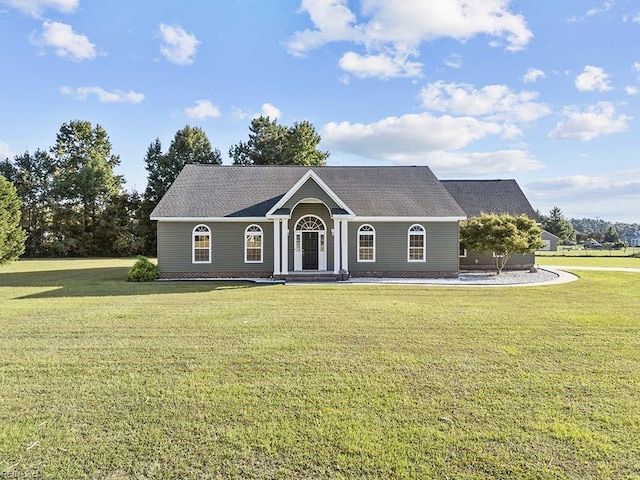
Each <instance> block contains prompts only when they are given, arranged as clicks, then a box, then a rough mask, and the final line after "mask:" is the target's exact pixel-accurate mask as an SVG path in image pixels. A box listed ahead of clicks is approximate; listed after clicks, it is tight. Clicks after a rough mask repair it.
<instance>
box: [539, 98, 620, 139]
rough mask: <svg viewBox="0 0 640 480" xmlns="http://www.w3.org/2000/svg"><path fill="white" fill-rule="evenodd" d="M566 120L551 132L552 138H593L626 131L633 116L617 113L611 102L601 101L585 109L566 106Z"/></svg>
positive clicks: (564, 110)
mask: <svg viewBox="0 0 640 480" xmlns="http://www.w3.org/2000/svg"><path fill="white" fill-rule="evenodd" d="M563 114H564V116H565V117H566V118H565V120H562V121H560V122H558V124H557V125H556V128H555V129H554V130H553V131H552V132H551V133H549V137H550V138H557V139H576V140H582V141H588V140H593V139H594V138H596V137H600V136H602V135H611V134H613V133H621V132H626V131H627V128H628V121H629V120H631V117H628V116H626V115H622V114H617V113H616V108H615V106H614V105H613V103H611V102H599V103H598V104H596V105H590V106H589V107H587V108H586V109H585V110H584V111H581V110H580V109H579V108H577V107H565V108H564V109H563Z"/></svg>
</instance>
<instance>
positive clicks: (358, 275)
mask: <svg viewBox="0 0 640 480" xmlns="http://www.w3.org/2000/svg"><path fill="white" fill-rule="evenodd" d="M457 276H458V272H350V277H351V278H456V277H457Z"/></svg>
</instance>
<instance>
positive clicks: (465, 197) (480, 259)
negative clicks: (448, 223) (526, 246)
mask: <svg viewBox="0 0 640 480" xmlns="http://www.w3.org/2000/svg"><path fill="white" fill-rule="evenodd" d="M441 182H442V184H443V185H444V186H445V188H446V189H447V191H448V192H449V193H450V194H451V196H452V197H453V198H454V200H455V201H456V202H457V203H458V204H459V205H460V206H461V207H462V209H463V210H464V212H465V215H466V216H467V217H477V216H479V215H482V214H483V213H487V214H497V215H502V214H509V215H513V216H516V217H517V216H520V215H526V216H528V217H529V218H533V219H537V218H538V215H537V214H536V212H535V210H534V209H533V207H532V206H531V204H530V203H529V200H527V197H525V195H524V193H523V192H522V190H521V189H520V186H519V185H518V183H517V182H516V181H515V180H442V181H441ZM494 255H495V254H494V253H493V252H468V251H467V250H466V249H465V248H464V245H460V269H462V270H474V269H478V270H488V269H492V268H495V267H494V266H493V259H492V257H493V256H494ZM534 262H535V254H534V253H527V254H524V255H520V254H515V255H513V256H512V257H511V258H509V260H508V261H507V263H506V265H505V266H504V269H505V270H524V269H529V268H531V267H532V266H533V264H534Z"/></svg>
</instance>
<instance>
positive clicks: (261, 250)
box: [244, 224, 264, 263]
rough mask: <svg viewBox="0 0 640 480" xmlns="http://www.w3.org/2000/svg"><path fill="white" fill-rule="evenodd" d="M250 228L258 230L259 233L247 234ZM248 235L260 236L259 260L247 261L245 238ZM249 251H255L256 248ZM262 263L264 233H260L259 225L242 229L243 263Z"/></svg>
mask: <svg viewBox="0 0 640 480" xmlns="http://www.w3.org/2000/svg"><path fill="white" fill-rule="evenodd" d="M250 228H257V229H258V230H260V233H258V232H251V233H249V229H250ZM249 235H260V260H248V259H247V251H248V247H247V237H248V236H249ZM251 249H252V250H257V248H255V247H251ZM263 261H264V232H263V231H262V227H261V226H260V225H256V224H251V225H249V226H248V227H247V228H245V229H244V263H263Z"/></svg>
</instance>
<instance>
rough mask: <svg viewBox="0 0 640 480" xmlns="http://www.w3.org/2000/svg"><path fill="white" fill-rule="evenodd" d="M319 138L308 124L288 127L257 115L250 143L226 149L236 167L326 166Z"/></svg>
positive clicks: (327, 155)
mask: <svg viewBox="0 0 640 480" xmlns="http://www.w3.org/2000/svg"><path fill="white" fill-rule="evenodd" d="M320 140H321V137H320V135H318V133H316V131H315V128H314V127H313V125H311V123H309V122H307V121H303V122H296V123H294V124H293V125H292V126H291V127H285V126H283V125H280V124H278V122H277V120H275V119H274V120H271V119H270V118H269V117H265V116H260V117H258V118H254V119H253V120H252V121H251V125H250V126H249V140H248V141H247V142H240V143H238V144H236V145H233V146H231V148H229V157H231V159H232V160H233V163H234V164H235V165H309V166H319V165H324V164H326V161H327V158H328V157H329V153H328V152H322V151H320V150H318V144H319V143H320Z"/></svg>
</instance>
